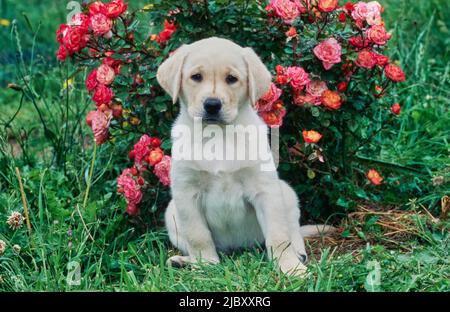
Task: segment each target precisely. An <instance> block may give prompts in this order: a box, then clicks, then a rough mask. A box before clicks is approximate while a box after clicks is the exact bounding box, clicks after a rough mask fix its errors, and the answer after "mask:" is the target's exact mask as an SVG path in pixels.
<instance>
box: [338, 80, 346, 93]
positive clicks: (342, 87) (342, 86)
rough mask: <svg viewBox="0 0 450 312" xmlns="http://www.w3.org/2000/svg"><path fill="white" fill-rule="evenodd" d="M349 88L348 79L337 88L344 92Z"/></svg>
mask: <svg viewBox="0 0 450 312" xmlns="http://www.w3.org/2000/svg"><path fill="white" fill-rule="evenodd" d="M347 88H348V82H347V81H342V82H340V83H339V84H338V85H337V90H338V91H339V92H340V93H344V92H345V91H347Z"/></svg>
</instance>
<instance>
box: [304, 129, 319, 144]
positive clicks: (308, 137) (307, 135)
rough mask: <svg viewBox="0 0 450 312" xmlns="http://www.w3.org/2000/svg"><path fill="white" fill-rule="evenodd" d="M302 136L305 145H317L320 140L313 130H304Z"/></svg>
mask: <svg viewBox="0 0 450 312" xmlns="http://www.w3.org/2000/svg"><path fill="white" fill-rule="evenodd" d="M302 134H303V139H304V140H305V142H306V143H317V142H319V141H320V139H321V138H322V135H321V134H320V133H319V132H317V131H314V130H310V131H307V130H304V131H303V133H302Z"/></svg>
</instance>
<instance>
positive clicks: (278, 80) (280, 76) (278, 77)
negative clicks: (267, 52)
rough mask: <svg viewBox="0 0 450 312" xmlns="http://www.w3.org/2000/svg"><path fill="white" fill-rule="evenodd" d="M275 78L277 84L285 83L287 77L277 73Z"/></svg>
mask: <svg viewBox="0 0 450 312" xmlns="http://www.w3.org/2000/svg"><path fill="white" fill-rule="evenodd" d="M275 80H276V81H277V83H278V84H280V85H285V84H286V83H287V82H288V77H286V76H284V75H279V76H277V78H275Z"/></svg>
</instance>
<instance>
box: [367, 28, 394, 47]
mask: <svg viewBox="0 0 450 312" xmlns="http://www.w3.org/2000/svg"><path fill="white" fill-rule="evenodd" d="M366 37H367V39H369V40H370V41H371V42H373V43H375V44H378V45H384V44H386V42H387V41H388V40H389V39H390V37H391V36H390V35H389V34H388V33H387V32H386V29H385V28H384V26H383V25H374V26H371V27H370V28H369V29H367V30H366Z"/></svg>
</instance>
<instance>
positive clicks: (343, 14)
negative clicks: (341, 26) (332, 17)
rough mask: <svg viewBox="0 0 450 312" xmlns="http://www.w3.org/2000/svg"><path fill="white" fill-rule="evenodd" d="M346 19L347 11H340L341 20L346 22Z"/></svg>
mask: <svg viewBox="0 0 450 312" xmlns="http://www.w3.org/2000/svg"><path fill="white" fill-rule="evenodd" d="M346 19H347V14H345V12H341V13H339V22H341V23H345V20H346Z"/></svg>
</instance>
